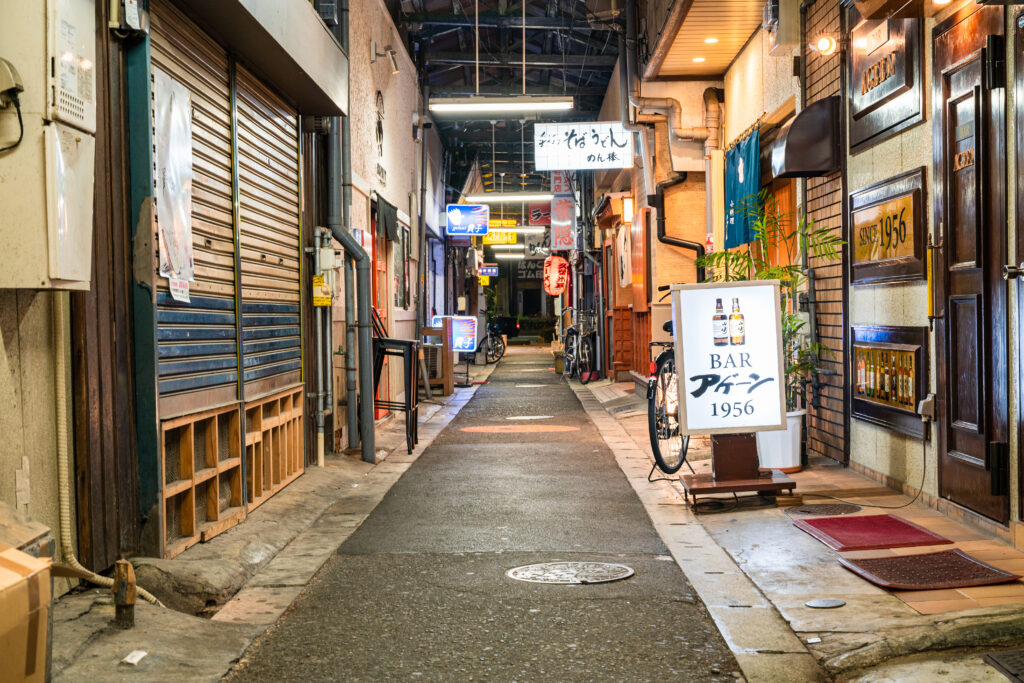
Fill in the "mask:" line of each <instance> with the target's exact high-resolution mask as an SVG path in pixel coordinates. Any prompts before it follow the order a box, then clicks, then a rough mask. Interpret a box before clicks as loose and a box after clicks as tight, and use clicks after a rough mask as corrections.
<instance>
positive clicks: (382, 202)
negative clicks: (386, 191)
mask: <svg viewBox="0 0 1024 683" xmlns="http://www.w3.org/2000/svg"><path fill="white" fill-rule="evenodd" d="M381 228H383V229H384V234H385V235H387V238H388V239H389V240H390V241H392V242H397V241H398V207H396V206H395V205H394V204H391V203H389V202H388V201H387V200H386V199H384V198H382V197H381V196H380V195H378V196H377V230H380V229H381Z"/></svg>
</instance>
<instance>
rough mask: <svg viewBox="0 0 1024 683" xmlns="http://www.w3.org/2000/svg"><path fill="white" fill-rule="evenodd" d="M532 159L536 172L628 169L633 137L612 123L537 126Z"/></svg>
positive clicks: (630, 160) (631, 162)
mask: <svg viewBox="0 0 1024 683" xmlns="http://www.w3.org/2000/svg"><path fill="white" fill-rule="evenodd" d="M533 157H534V163H535V165H536V168H537V170H538V171H554V170H558V169H564V168H580V169H587V168H630V167H632V166H633V134H632V133H630V132H628V131H627V130H626V129H624V128H623V127H622V124H621V123H619V122H617V121H615V122H600V123H579V122H577V123H537V124H534V126H533Z"/></svg>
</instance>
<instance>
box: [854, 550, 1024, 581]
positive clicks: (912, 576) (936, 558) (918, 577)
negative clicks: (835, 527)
mask: <svg viewBox="0 0 1024 683" xmlns="http://www.w3.org/2000/svg"><path fill="white" fill-rule="evenodd" d="M839 563H840V564H841V565H843V566H844V567H846V568H847V569H849V570H850V571H852V572H853V573H854V574H857V575H858V576H860V577H861V578H864V579H867V580H868V581H870V582H871V583H874V584H877V585H879V586H882V587H884V588H893V589H896V590H904V591H924V590H940V589H943V588H965V587H967V586H987V585H989V584H993V583H1006V582H1008V581H1015V580H1016V579H1019V578H1020V576H1018V575H1016V574H1010V573H1009V572H1004V571H1003V570H1002V569H996V568H995V567H993V566H992V565H989V564H985V563H984V562H981V561H979V560H976V559H974V558H973V557H971V556H970V555H968V554H966V553H965V552H964V551H962V550H957V549H954V550H941V551H939V552H937V553H925V554H923V555H898V556H893V557H876V558H872V559H866V560H851V559H847V558H845V557H841V558H839Z"/></svg>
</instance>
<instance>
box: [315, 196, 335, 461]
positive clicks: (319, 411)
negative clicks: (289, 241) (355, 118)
mask: <svg viewBox="0 0 1024 683" xmlns="http://www.w3.org/2000/svg"><path fill="white" fill-rule="evenodd" d="M328 196H330V193H328ZM333 210H334V209H333V207H332V206H331V203H330V199H328V205H327V222H328V224H329V223H331V219H332V216H334V214H333V213H332V212H333ZM321 243H322V240H321V239H320V228H317V229H316V230H315V231H314V233H313V275H314V276H319V275H321V274H322V271H321V270H320V245H321ZM313 318H314V319H315V321H316V327H315V329H316V332H315V333H314V335H315V337H316V465H317V467H323V466H324V337H323V333H324V330H323V327H324V322H323V321H324V312H323V306H314V307H313ZM328 324H330V323H328Z"/></svg>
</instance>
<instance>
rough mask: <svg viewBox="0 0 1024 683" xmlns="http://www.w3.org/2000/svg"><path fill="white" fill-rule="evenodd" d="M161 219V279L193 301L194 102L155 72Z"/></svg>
mask: <svg viewBox="0 0 1024 683" xmlns="http://www.w3.org/2000/svg"><path fill="white" fill-rule="evenodd" d="M153 119H154V147H155V160H156V190H155V192H156V215H157V219H156V222H157V231H158V241H159V252H160V275H161V276H163V277H166V278H168V280H170V281H171V285H172V286H171V294H172V296H173V297H174V298H175V299H178V300H179V301H188V282H189V281H191V280H194V279H195V274H194V273H195V268H194V264H193V260H192V97H191V95H190V93H189V91H188V88H186V87H185V86H184V85H182V84H181V83H178V82H177V81H175V80H174V79H173V78H171V77H170V76H168V75H167V74H166V73H164V72H163V71H161V70H160V69H157V68H154V69H153Z"/></svg>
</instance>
